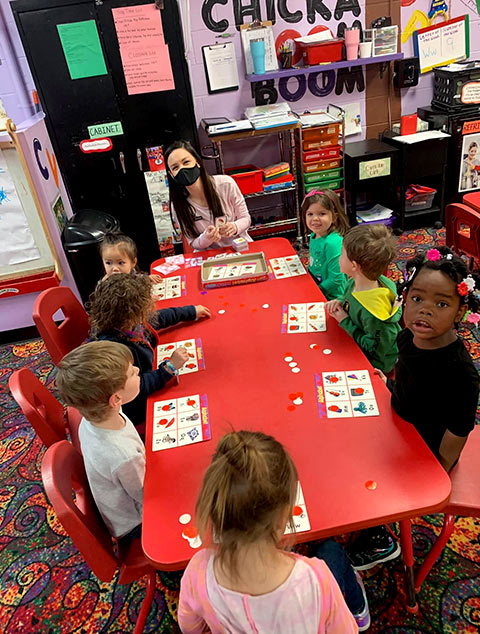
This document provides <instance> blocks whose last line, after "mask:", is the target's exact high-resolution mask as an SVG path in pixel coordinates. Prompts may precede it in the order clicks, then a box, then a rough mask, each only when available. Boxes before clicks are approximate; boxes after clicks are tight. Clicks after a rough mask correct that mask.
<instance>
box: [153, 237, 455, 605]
mask: <svg viewBox="0 0 480 634" xmlns="http://www.w3.org/2000/svg"><path fill="white" fill-rule="evenodd" d="M250 251H263V252H264V253H265V257H266V258H267V260H269V259H270V258H273V257H282V256H288V255H292V254H293V253H294V251H293V249H292V246H291V245H290V243H289V242H288V241H287V240H286V239H284V238H271V239H267V240H261V241H258V242H253V243H252V244H251V245H250ZM215 253H218V251H209V252H203V253H200V254H196V255H203V257H204V258H205V257H208V256H209V255H212V254H215ZM155 264H157V263H154V264H153V265H152V267H153V266H155ZM177 274H185V276H186V291H187V292H186V296H185V297H182V298H181V299H176V300H167V301H162V302H159V303H158V306H160V307H162V308H167V307H169V306H174V305H182V304H204V305H205V306H208V307H209V308H210V310H211V311H212V318H211V319H207V320H202V321H198V322H187V323H185V324H182V325H180V326H177V327H175V328H173V329H169V330H168V331H165V333H161V338H160V340H161V342H162V343H167V342H170V341H180V340H182V339H187V338H190V337H200V338H201V340H202V344H203V350H204V355H205V369H204V370H201V371H199V372H195V373H192V374H187V375H184V376H181V377H180V382H179V384H176V383H175V382H174V381H172V382H171V383H170V384H169V386H168V388H166V389H165V390H162V391H161V392H158V393H157V394H156V395H155V396H151V397H150V399H149V403H148V413H147V432H146V443H145V444H146V450H147V472H146V477H145V491H144V511H143V537H142V543H143V549H144V551H145V554H146V555H147V557H148V558H149V559H150V560H151V562H152V563H153V565H155V566H156V567H157V568H159V569H161V570H178V569H181V568H183V567H184V566H185V565H186V564H187V563H188V561H189V559H190V558H191V557H192V556H193V554H194V553H195V551H194V550H192V548H191V547H190V546H189V544H188V542H187V541H186V540H185V539H184V538H182V535H181V534H182V528H183V527H182V525H181V524H180V523H179V517H180V515H182V514H184V513H189V514H190V515H192V517H193V515H194V506H195V500H196V497H197V494H198V492H199V488H200V484H201V479H202V477H203V473H204V471H205V469H206V468H207V466H208V465H209V463H210V461H211V457H212V454H213V452H214V449H215V447H216V445H217V443H218V441H219V439H220V438H221V436H222V435H223V434H225V433H227V432H228V431H230V430H231V429H232V427H233V428H234V429H237V430H240V429H248V430H261V431H264V432H266V433H268V434H271V435H273V436H275V438H277V439H278V440H279V441H280V442H282V443H283V444H284V445H285V447H286V448H287V449H288V451H289V452H290V453H291V455H292V457H293V459H294V461H295V463H296V465H297V468H298V472H299V478H300V482H301V485H302V488H303V494H304V498H305V503H306V507H307V512H308V516H309V519H310V525H311V530H310V531H308V532H304V533H298V534H297V536H296V537H297V541H310V540H314V539H318V538H324V537H328V536H332V535H338V534H341V533H346V532H349V531H353V530H358V529H361V528H365V527H368V526H376V525H379V524H383V523H386V522H393V521H400V522H401V526H402V550H403V552H404V561H405V563H406V565H407V572H408V575H407V580H408V584H407V586H408V587H409V589H410V592H409V593H408V597H407V598H408V604H409V606H410V608H412V609H414V608H415V605H416V602H415V594H414V590H413V553H412V544H411V532H410V521H409V518H412V517H416V516H419V515H422V514H425V513H430V512H435V511H439V510H440V509H441V508H442V507H443V506H444V505H445V504H446V502H447V501H448V498H449V495H450V479H449V477H448V475H447V474H446V473H445V471H444V470H443V469H442V467H441V466H440V464H439V463H438V462H437V460H436V459H435V457H434V456H433V454H432V453H431V452H430V450H429V449H428V448H427V446H426V445H425V443H424V442H423V441H422V439H421V438H420V436H419V435H418V434H417V432H416V430H415V428H414V427H413V426H412V425H410V424H408V423H405V422H404V421H402V420H401V419H400V418H398V417H397V416H396V415H395V414H394V413H393V412H392V409H391V406H390V393H389V392H388V390H387V388H386V386H385V385H384V384H383V382H382V381H381V380H380V378H379V377H377V376H374V375H373V371H372V367H371V365H370V364H369V362H368V361H367V360H366V358H365V356H364V354H363V353H362V352H361V350H360V348H358V346H357V345H356V344H355V342H354V341H353V339H351V338H350V337H349V336H348V335H347V334H346V333H345V332H344V331H343V330H342V329H341V328H340V327H339V326H338V324H337V322H336V321H335V320H333V319H330V318H328V316H327V331H326V332H321V333H301V334H282V333H281V321H282V306H283V305H284V304H289V303H296V302H312V301H324V298H323V295H322V294H321V292H320V290H319V289H318V287H317V286H316V284H315V282H314V281H313V280H312V279H311V277H310V275H308V274H307V275H302V276H297V277H292V278H287V279H274V278H272V279H269V280H268V281H265V282H257V283H252V284H245V285H240V286H232V287H224V288H219V289H214V290H208V291H207V293H206V294H201V291H202V290H203V289H202V286H201V282H200V267H194V268H187V269H182V270H181V271H176V272H175V273H172V275H177ZM264 304H268V306H269V307H268V308H263V307H262V306H263V305H264ZM219 310H225V313H224V314H219V312H218V311H219ZM311 343H318V344H319V345H320V349H317V350H312V349H310V344H311ZM325 348H329V349H331V350H332V353H331V354H330V355H325V354H323V349H325ZM286 353H289V354H291V356H293V357H294V360H295V361H296V362H297V363H298V367H300V369H301V371H300V372H299V373H298V374H294V373H292V371H291V368H290V367H289V365H288V363H286V362H285V361H284V357H285V355H286ZM367 368H368V369H369V370H370V375H371V381H372V385H373V388H374V390H375V394H376V399H377V403H378V407H379V411H380V415H379V416H373V417H366V418H345V419H321V418H320V417H319V413H318V405H317V398H316V389H315V380H314V375H315V373H316V372H317V373H319V372H322V371H339V370H340V371H343V370H365V369H367ZM293 392H303V394H304V396H303V404H302V405H300V406H298V407H296V408H295V411H293V412H290V411H288V410H287V406H288V405H291V401H290V400H289V394H291V393H293ZM199 393H200V394H202V393H206V394H207V398H208V410H209V417H210V425H211V430H212V439H211V440H210V441H206V442H201V443H198V444H194V445H190V446H187V447H177V448H174V449H168V450H163V451H157V452H152V449H151V447H152V424H153V423H152V420H153V416H152V412H153V403H154V402H155V401H158V400H164V399H167V398H177V397H181V396H188V395H191V394H199ZM369 481H374V482H375V483H376V488H375V489H373V490H372V489H369V488H367V487H366V483H367V482H369ZM402 520H403V521H402Z"/></svg>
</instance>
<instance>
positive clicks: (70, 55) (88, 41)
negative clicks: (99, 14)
mask: <svg viewBox="0 0 480 634" xmlns="http://www.w3.org/2000/svg"><path fill="white" fill-rule="evenodd" d="M57 30H58V35H59V36H60V42H61V43H62V48H63V54H64V55H65V59H66V61H67V66H68V70H69V72H70V77H71V78H72V79H83V78H84V77H96V76H97V75H106V74H107V67H106V66H105V60H104V58H103V52H102V47H101V45H100V39H99V37H98V31H97V25H96V24H95V20H86V21H85V22H70V23H69V24H57Z"/></svg>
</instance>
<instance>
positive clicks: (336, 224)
mask: <svg viewBox="0 0 480 634" xmlns="http://www.w3.org/2000/svg"><path fill="white" fill-rule="evenodd" d="M315 203H320V205H321V206H322V207H323V208H324V209H326V210H327V211H330V212H331V214H332V218H333V222H332V225H331V227H330V229H329V230H328V232H327V233H332V231H336V232H337V233H338V234H340V235H341V236H344V235H345V234H346V233H347V231H348V229H349V228H350V225H349V224H348V218H347V216H346V214H345V211H344V209H343V207H342V205H341V203H340V198H339V197H338V196H337V194H336V193H335V192H334V191H332V190H331V189H323V190H312V191H311V192H310V193H308V194H307V195H306V196H305V198H304V199H303V203H302V221H303V224H304V225H305V227H306V226H307V222H306V215H307V211H308V209H309V207H311V206H312V205H314V204H315Z"/></svg>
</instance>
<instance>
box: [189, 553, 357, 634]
mask: <svg viewBox="0 0 480 634" xmlns="http://www.w3.org/2000/svg"><path fill="white" fill-rule="evenodd" d="M290 554H291V556H292V557H295V559H296V560H297V561H296V562H295V566H294V568H293V570H292V572H291V573H290V576H289V578H288V579H287V580H286V581H285V582H284V583H283V584H282V585H281V586H279V587H278V588H276V589H275V590H274V591H273V592H269V593H267V594H263V595H259V596H251V595H248V594H242V593H240V592H233V591H232V590H227V589H226V588H223V587H222V586H220V585H219V584H218V583H217V581H216V579H215V574H214V572H213V559H214V552H213V551H212V550H208V549H204V550H201V551H200V552H198V553H197V554H196V555H194V557H193V558H192V559H191V561H190V563H189V564H188V566H187V568H186V570H185V573H184V575H183V578H182V582H181V586H180V601H179V605H178V623H179V625H180V629H181V630H182V632H183V634H204V633H211V634H272V633H273V632H275V634H316V633H317V632H318V634H354V633H355V632H358V627H357V624H356V622H355V619H354V618H353V616H352V614H351V612H350V611H349V609H348V608H347V605H346V603H345V600H344V598H343V596H342V593H341V591H340V588H339V587H338V584H337V582H336V581H335V578H334V576H333V575H332V573H331V572H330V570H329V569H328V567H327V565H326V564H325V562H324V561H322V560H321V559H315V558H312V559H309V558H308V557H302V556H301V555H297V554H295V553H290Z"/></svg>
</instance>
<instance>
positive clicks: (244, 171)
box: [225, 165, 263, 194]
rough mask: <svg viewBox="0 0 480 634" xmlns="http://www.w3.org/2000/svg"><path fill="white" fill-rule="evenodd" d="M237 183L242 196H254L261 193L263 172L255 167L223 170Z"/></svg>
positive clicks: (246, 166)
mask: <svg viewBox="0 0 480 634" xmlns="http://www.w3.org/2000/svg"><path fill="white" fill-rule="evenodd" d="M225 174H228V175H229V176H231V177H232V178H233V180H234V181H235V182H236V183H237V185H238V187H239V189H240V191H241V192H242V194H256V193H257V192H262V191H263V170H262V169H259V168H258V167H255V165H239V166H238V167H229V168H228V169H226V170H225Z"/></svg>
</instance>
